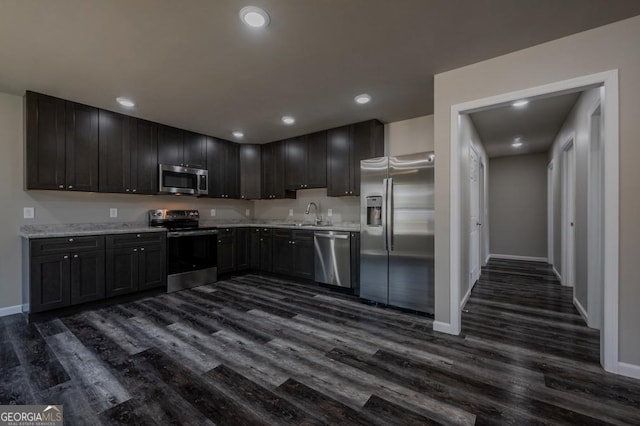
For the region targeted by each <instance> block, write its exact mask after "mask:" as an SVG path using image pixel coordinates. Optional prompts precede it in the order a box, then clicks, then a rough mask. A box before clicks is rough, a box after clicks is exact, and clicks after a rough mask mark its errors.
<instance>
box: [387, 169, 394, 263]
mask: <svg viewBox="0 0 640 426" xmlns="http://www.w3.org/2000/svg"><path fill="white" fill-rule="evenodd" d="M386 207H387V224H388V226H387V250H389V251H393V178H389V179H387V206H386Z"/></svg>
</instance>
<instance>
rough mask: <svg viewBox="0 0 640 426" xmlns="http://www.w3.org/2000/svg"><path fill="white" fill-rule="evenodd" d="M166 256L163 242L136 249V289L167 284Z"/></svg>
mask: <svg viewBox="0 0 640 426" xmlns="http://www.w3.org/2000/svg"><path fill="white" fill-rule="evenodd" d="M166 258H167V256H166V253H165V246H164V244H151V245H146V246H144V247H140V250H139V251H138V290H147V289H150V288H160V287H166V286H167V260H166Z"/></svg>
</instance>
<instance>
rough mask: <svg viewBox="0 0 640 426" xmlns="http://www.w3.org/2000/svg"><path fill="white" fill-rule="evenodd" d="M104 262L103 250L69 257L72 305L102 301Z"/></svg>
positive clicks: (103, 293)
mask: <svg viewBox="0 0 640 426" xmlns="http://www.w3.org/2000/svg"><path fill="white" fill-rule="evenodd" d="M104 261H105V254H104V251H103V250H102V251H90V252H86V253H74V254H72V255H71V304H72V305H77V304H80V303H85V302H92V301H94V300H100V299H104V297H105V286H104V283H105V274H104V272H105V270H104V268H105V263H104Z"/></svg>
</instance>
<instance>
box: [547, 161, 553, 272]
mask: <svg viewBox="0 0 640 426" xmlns="http://www.w3.org/2000/svg"><path fill="white" fill-rule="evenodd" d="M553 202H554V199H553V160H551V161H549V164H547V262H548V263H549V264H550V265H553V264H554V262H555V259H554V252H553V244H554V235H553V233H554V232H555V229H554V223H553V208H554V204H553Z"/></svg>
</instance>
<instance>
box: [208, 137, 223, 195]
mask: <svg viewBox="0 0 640 426" xmlns="http://www.w3.org/2000/svg"><path fill="white" fill-rule="evenodd" d="M225 154H226V152H225V147H224V141H221V140H219V139H216V138H210V137H208V138H207V169H208V170H209V194H208V195H207V197H209V198H223V196H224V190H225V182H224V163H225Z"/></svg>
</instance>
